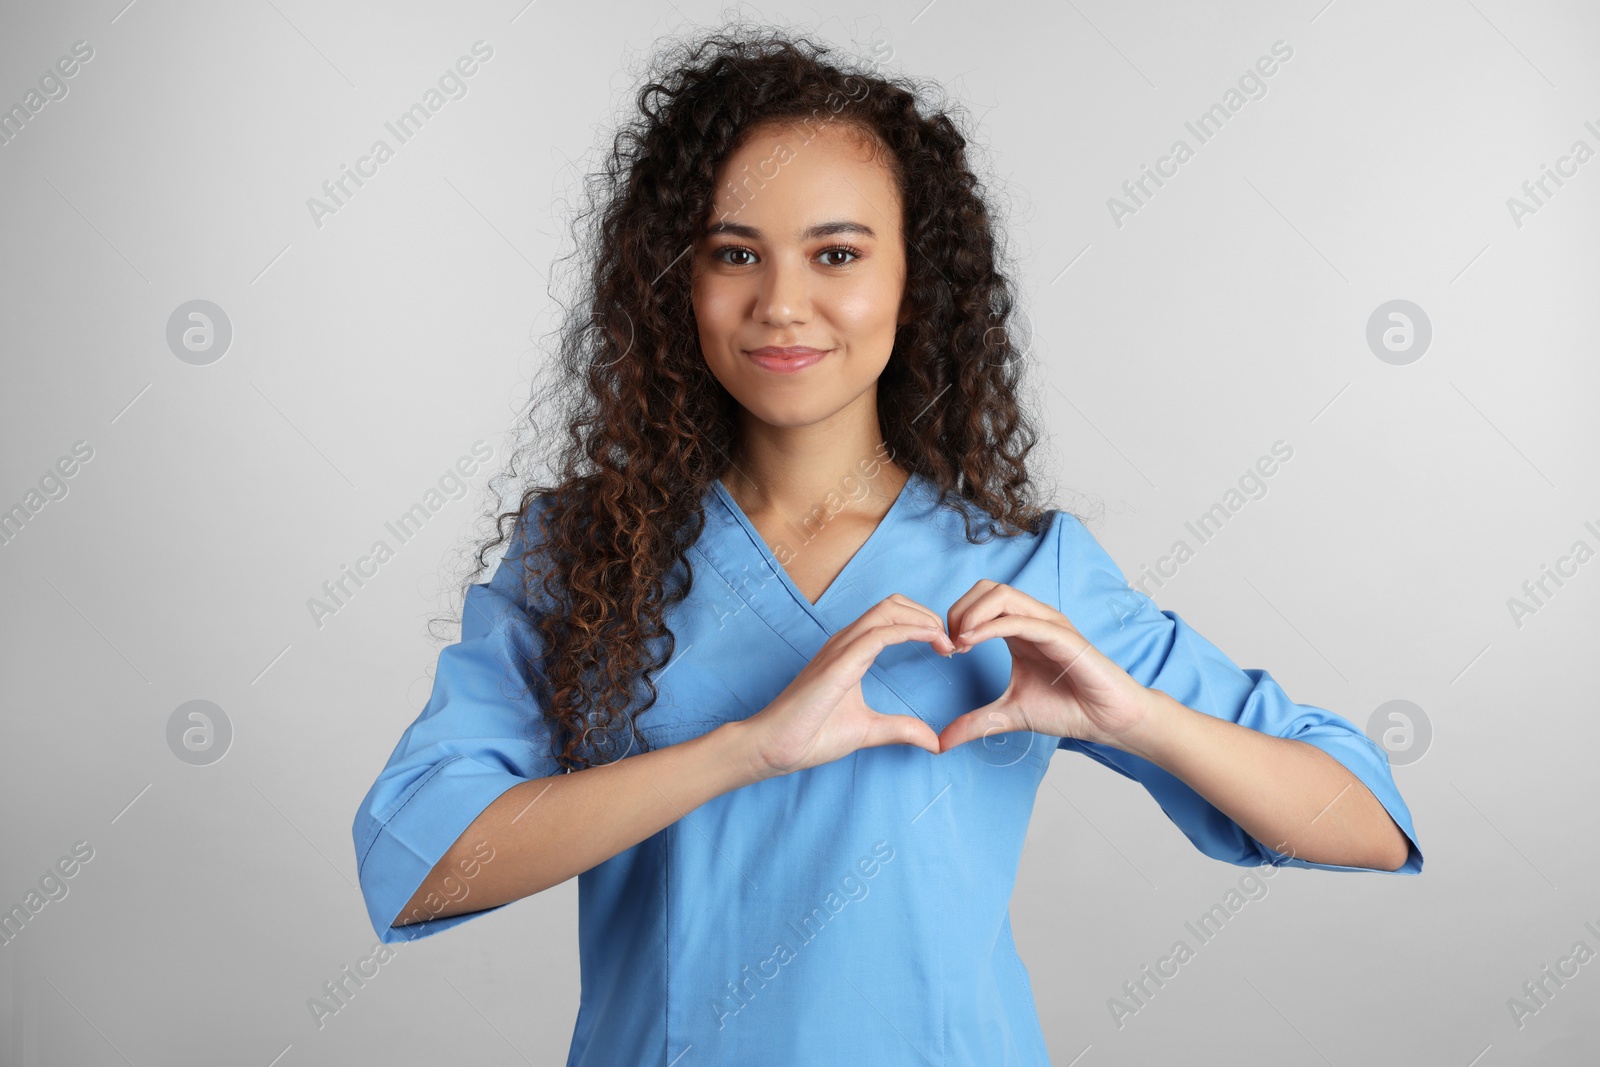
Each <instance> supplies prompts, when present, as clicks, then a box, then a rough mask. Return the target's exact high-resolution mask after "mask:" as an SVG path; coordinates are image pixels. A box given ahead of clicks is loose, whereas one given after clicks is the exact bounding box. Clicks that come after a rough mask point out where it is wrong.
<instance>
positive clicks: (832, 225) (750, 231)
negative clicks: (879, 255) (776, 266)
mask: <svg viewBox="0 0 1600 1067" xmlns="http://www.w3.org/2000/svg"><path fill="white" fill-rule="evenodd" d="M723 233H725V234H728V235H729V236H732V237H745V238H748V239H750V240H752V241H759V240H761V236H762V234H761V231H760V230H758V229H756V228H755V227H754V226H746V225H745V224H744V223H742V222H714V223H712V224H711V225H709V226H707V227H706V228H705V231H704V232H703V233H702V234H701V236H703V237H714V236H716V235H717V234H723ZM841 233H853V234H859V235H861V236H862V237H877V236H878V235H877V234H876V233H874V232H873V230H872V227H870V226H867V225H864V224H862V223H859V222H850V221H848V220H841V221H838V222H819V223H817V224H816V225H815V226H808V227H806V229H805V231H804V232H803V233H801V234H800V239H801V240H802V241H810V240H813V239H815V238H818V237H832V236H834V235H835V234H841Z"/></svg>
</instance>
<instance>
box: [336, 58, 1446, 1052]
mask: <svg viewBox="0 0 1600 1067" xmlns="http://www.w3.org/2000/svg"><path fill="white" fill-rule="evenodd" d="M826 51H827V50H826V49H825V48H820V47H818V46H816V45H813V44H811V43H810V42H807V41H804V40H801V41H790V40H786V39H784V38H782V37H780V36H777V35H772V34H755V35H751V34H729V35H726V36H717V37H714V38H712V39H710V40H708V41H706V42H705V43H704V44H702V45H700V46H699V47H697V48H692V49H690V50H688V51H687V52H686V53H684V54H680V55H676V56H666V57H663V58H664V61H665V63H666V67H667V73H666V74H665V75H663V76H661V77H660V78H659V79H658V80H656V81H655V82H653V83H652V84H650V85H648V86H647V87H646V88H645V89H644V90H643V91H642V92H641V93H640V94H639V105H640V112H641V117H640V118H639V120H638V121H637V123H636V124H635V125H633V126H632V127H629V128H626V129H624V130H623V132H622V133H621V134H619V135H618V137H617V139H616V143H615V145H614V148H613V154H612V157H611V160H610V164H609V166H608V168H607V171H606V174H605V176H604V177H605V178H606V179H608V181H605V182H602V184H601V186H600V187H599V190H598V193H597V196H598V199H599V202H600V210H599V212H598V213H597V217H596V219H595V223H594V227H595V228H594V231H593V241H592V248H593V254H594V261H593V265H592V270H591V271H590V273H589V275H588V276H587V278H588V285H589V288H588V289H587V290H586V291H585V296H584V300H583V301H581V302H580V305H579V312H580V313H581V315H580V316H575V321H574V322H573V324H572V325H571V326H570V327H569V330H568V333H567V335H566V342H567V343H566V346H565V349H564V353H565V356H566V366H567V370H568V373H569V381H570V382H571V383H574V384H573V385H572V386H571V387H570V388H569V390H568V392H567V393H566V394H565V395H566V396H567V397H569V398H570V399H571V400H572V402H573V410H571V411H569V412H567V413H565V414H564V416H563V417H564V418H565V419H566V421H567V425H568V428H569V432H568V445H567V452H566V457H565V460H566V466H565V470H564V472H563V478H562V480H561V481H560V483H559V484H558V485H557V486H555V487H551V488H548V489H546V488H533V489H529V490H528V492H527V493H526V494H525V495H524V497H523V499H522V501H521V506H520V507H519V508H518V509H517V510H515V511H512V512H507V513H506V514H504V515H502V516H500V519H501V525H500V528H499V529H500V533H501V537H500V538H497V539H496V541H494V542H492V543H491V545H489V546H485V549H484V551H485V552H486V551H487V550H488V549H489V548H491V547H495V546H497V545H498V544H500V543H504V541H505V529H506V524H507V523H510V524H511V526H512V533H511V535H510V544H509V546H508V550H507V552H506V554H505V558H504V559H503V560H502V561H501V562H500V564H499V565H498V567H497V569H496V570H495V572H494V574H493V576H492V578H491V579H490V581H489V582H487V583H485V584H475V585H472V586H471V587H470V588H469V590H468V594H467V604H466V608H465V612H464V618H463V623H462V639H461V641H460V642H459V643H458V644H455V645H453V646H451V647H449V648H446V649H445V650H444V651H443V652H442V653H441V655H440V657H439V669H438V673H437V676H436V678H435V682H434V689H433V695H432V698H431V699H430V700H429V702H428V705H427V706H426V707H425V708H424V709H423V711H422V713H421V715H420V716H419V717H418V718H417V720H416V721H415V722H414V723H413V724H412V725H411V727H410V728H409V729H408V730H407V731H406V732H405V734H404V735H403V736H402V737H401V739H400V742H399V744H398V745H397V747H396V748H395V750H394V754H393V755H392V756H391V757H390V759H389V762H388V765H387V766H386V767H385V768H384V770H383V772H382V773H381V774H380V775H379V777H378V779H377V781H376V782H375V783H374V785H373V786H372V789H371V790H370V791H369V793H368V794H367V797H366V799H365V800H364V801H363V803H362V805H361V809H360V811H359V812H358V813H357V816H356V821H355V827H354V834H355V844H356V852H357V856H358V860H359V865H360V878H361V886H362V890H363V892H364V893H365V895H366V900H367V905H368V909H369V914H370V916H371V919H372V922H373V925H374V927H375V929H376V930H377V931H378V933H379V935H380V937H381V938H382V940H383V941H384V942H386V943H387V942H394V941H399V940H403V939H413V938H417V937H425V936H429V935H431V934H434V933H437V932H438V931H441V930H444V929H447V928H448V927H451V926H454V925H457V924H458V923H461V922H464V921H467V920H469V919H471V918H474V917H477V916H480V915H483V914H486V913H487V912H489V911H492V910H495V909H496V908H499V907H501V906H503V905H504V904H506V903H508V902H510V901H512V900H516V899H518V898H520V897H524V896H527V895H529V894H532V893H537V892H539V891H540V890H542V889H546V888H548V887H550V886H552V885H556V884H559V883H561V882H563V881H565V880H566V879H568V878H571V877H573V876H575V875H576V876H578V878H579V899H580V919H579V923H580V944H581V964H582V998H581V1006H580V1010H579V1014H578V1018H577V1023H576V1027H575V1029H574V1033H573V1039H572V1045H571V1051H570V1054H569V1060H568V1062H569V1063H572V1064H576V1063H580V1062H581V1063H604V1064H638V1063H660V1064H668V1063H671V1064H679V1065H684V1067H687V1065H690V1064H746V1063H755V1062H759V1063H762V1064H791V1063H792V1064H821V1063H875V1064H897V1063H906V1064H912V1063H915V1064H930V1063H931V1064H943V1063H949V1064H971V1063H984V1064H1043V1063H1047V1062H1048V1059H1047V1056H1046V1052H1045V1045H1044V1039H1043V1036H1042V1033H1041V1030H1040V1026H1039V1021H1038V1017H1037V1014H1036V1010H1035V1006H1034V1002H1033V997H1032V992H1031V989H1030V986H1029V981H1028V977H1027V972H1026V970H1025V968H1024V967H1023V965H1022V962H1021V960H1020V958H1019V956H1018V954H1017V951H1016V948H1015V946H1014V944H1013V942H1012V939H1011V931H1010V924H1009V920H1008V914H1007V905H1008V903H1009V900H1010V897H1011V890H1012V885H1013V882H1014V880H1015V876H1016V871H1017V865H1018V861H1019V858H1020V853H1021V849H1022V842H1023V836H1024V832H1025V830H1026V828H1027V824H1028V819H1029V816H1030V813H1031V811H1032V806H1033V800H1034V796H1035V792H1036V790H1037V788H1038V786H1039V783H1040V781H1041V779H1042V777H1043V775H1044V773H1045V770H1046V769H1047V767H1048V764H1049V760H1050V757H1051V756H1052V755H1053V754H1054V753H1055V752H1056V751H1058V750H1059V749H1066V750H1068V751H1070V752H1073V753H1077V754H1081V755H1086V756H1089V757H1090V758H1092V759H1094V760H1096V761H1098V762H1100V763H1102V764H1105V765H1106V766H1108V767H1110V768H1112V769H1113V770H1115V771H1117V772H1119V773H1121V774H1123V775H1125V776H1127V777H1130V778H1132V779H1134V780H1136V781H1138V782H1139V783H1140V784H1142V785H1143V786H1144V787H1145V788H1146V789H1147V790H1148V791H1149V792H1150V793H1151V794H1152V795H1153V796H1154V797H1155V799H1156V800H1157V801H1158V802H1159V803H1160V804H1161V806H1162V808H1163V809H1164V810H1165V811H1166V813H1167V814H1168V816H1169V817H1170V818H1171V819H1172V821H1173V822H1174V823H1175V824H1176V825H1177V826H1178V827H1179V828H1180V829H1181V830H1182V831H1183V832H1184V833H1185V834H1186V835H1187V836H1188V837H1189V839H1190V840H1191V841H1192V842H1193V843H1194V844H1195V846H1196V847H1198V848H1199V849H1201V850H1202V851H1203V852H1205V853H1206V854H1208V855H1211V856H1214V857H1216V858H1218V859H1221V860H1225V861H1227V862H1229V863H1235V864H1241V865H1255V864H1261V863H1270V864H1274V865H1294V866H1304V867H1319V868H1326V869H1334V870H1353V869H1365V870H1386V871H1400V872H1402V873H1416V872H1418V871H1420V870H1421V866H1422V854H1421V852H1420V850H1419V849H1418V847H1417V844H1416V835H1415V833H1414V831H1413V828H1412V824H1411V816H1410V812H1409V811H1408V810H1407V808H1406V805H1405V802H1404V801H1403V800H1402V798H1401V797H1400V795H1399V793H1398V791H1397V790H1396V788H1395V785H1394V782H1393V780H1392V778H1391V776H1390V773H1389V769H1388V764H1387V761H1386V759H1385V757H1384V754H1383V752H1382V750H1381V749H1379V748H1378V747H1377V746H1376V745H1374V744H1373V743H1372V742H1371V741H1369V740H1368V739H1367V738H1366V737H1365V736H1363V735H1362V734H1361V733H1360V732H1359V731H1358V730H1356V729H1355V728H1354V727H1353V726H1352V725H1351V724H1350V723H1349V722H1348V721H1347V720H1345V719H1343V718H1341V717H1339V716H1336V715H1333V714H1331V713H1329V712H1326V711H1323V710H1321V709H1318V708H1314V707H1308V706H1305V705H1299V704H1294V703H1292V702H1291V701H1290V700H1289V698H1288V697H1287V696H1286V695H1285V693H1284V691H1283V690H1282V689H1281V688H1280V687H1279V686H1278V684H1277V683H1276V682H1275V681H1273V679H1272V677H1271V676H1270V675H1269V674H1267V673H1266V672H1264V671H1244V670H1241V669H1240V668H1238V667H1237V666H1235V665H1234V664H1233V662H1232V661H1231V660H1229V659H1228V658H1227V657H1226V656H1225V655H1224V654H1223V653H1222V652H1220V651H1219V650H1218V649H1217V648H1216V647H1215V646H1213V645H1211V644H1210V643H1209V642H1207V641H1206V640H1205V639H1204V638H1202V637H1201V636H1200V635H1199V634H1197V633H1196V632H1195V631H1194V630H1192V629H1190V628H1189V627H1188V626H1187V625H1186V624H1185V623H1184V622H1183V621H1182V620H1181V619H1180V618H1178V617H1177V616H1176V615H1174V614H1172V613H1169V612H1162V611H1159V610H1158V609H1157V608H1156V606H1155V605H1154V603H1153V602H1152V601H1151V600H1150V599H1149V598H1148V597H1147V596H1145V595H1144V594H1142V593H1140V592H1138V591H1136V590H1133V589H1131V588H1130V587H1129V586H1128V585H1127V583H1126V582H1125V581H1124V579H1123V576H1122V573H1121V572H1120V570H1119V569H1118V568H1117V566H1116V564H1114V563H1113V562H1112V561H1111V559H1110V558H1109V557H1108V556H1107V555H1106V553H1105V552H1104V551H1102V550H1101V549H1100V547H1099V546H1098V544H1097V543H1096V542H1095V540H1094V538H1093V537H1092V536H1091V535H1090V534H1089V533H1088V531H1087V530H1086V529H1085V528H1084V526H1083V525H1082V523H1081V522H1080V521H1079V520H1078V519H1077V518H1075V517H1074V516H1072V515H1070V514H1068V513H1065V512H1062V511H1059V510H1053V509H1052V510H1048V511H1040V510H1038V509H1037V508H1035V507H1033V506H1032V505H1031V503H1030V494H1029V484H1028V480H1027V471H1026V469H1025V464H1024V460H1025V457H1026V455H1027V452H1028V451H1029V449H1030V448H1031V447H1032V446H1033V440H1034V438H1033V430H1032V428H1031V424H1030V422H1029V420H1028V419H1027V417H1026V416H1025V415H1024V413H1023V412H1022V411H1021V410H1020V408H1019V404H1018V400H1017V394H1016V389H1017V383H1018V378H1019V374H1020V361H1019V360H1018V359H1017V356H1018V353H1017V352H1016V351H1014V349H1013V347H1012V344H1011V341H1010V339H1009V338H1008V337H1007V335H1006V330H1005V326H1006V324H1007V320H1008V317H1009V314H1010V311H1011V307H1012V300H1011V291H1010V285H1009V282H1008V281H1007V280H1006V278H1005V277H1004V276H1003V275H1002V274H1001V273H1000V272H999V270H998V268H997V264H996V260H997V253H996V242H995V236H994V233H993V232H992V230H991V224H990V214H989V212H988V210H987V209H986V206H985V204H984V202H983V199H982V198H981V195H980V191H979V186H978V183H977V182H976V180H975V179H974V178H973V175H972V173H971V171H970V169H969V167H968V163H967V161H966V159H965V157H964V146H965V141H964V139H963V138H962V136H961V135H960V133H959V132H958V131H957V128H956V125H955V123H954V122H953V120H952V118H951V117H950V116H949V115H947V114H943V113H939V112H934V113H932V114H928V115H925V114H924V113H923V110H921V109H919V104H918V96H917V95H916V93H915V92H914V91H913V90H912V89H910V88H908V87H907V85H906V83H903V82H900V81H895V80H888V79H885V78H882V77H879V76H876V75H874V74H873V73H871V72H870V71H861V70H858V69H855V68H853V67H852V66H851V65H849V64H845V63H840V62H837V61H835V60H831V59H828V58H826V56H825V53H826ZM925 106H926V105H924V107H925ZM591 312H592V313H593V325H594V329H592V330H590V329H588V327H589V326H590V324H591V320H590V313H591ZM483 560H484V554H483V552H480V554H479V563H480V565H481V564H482V563H483ZM1269 843H1270V844H1269Z"/></svg>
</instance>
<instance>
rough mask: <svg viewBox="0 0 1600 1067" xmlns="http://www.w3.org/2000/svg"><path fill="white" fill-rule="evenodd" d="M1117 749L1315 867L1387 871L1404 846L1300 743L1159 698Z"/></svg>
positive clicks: (1347, 778)
mask: <svg viewBox="0 0 1600 1067" xmlns="http://www.w3.org/2000/svg"><path fill="white" fill-rule="evenodd" d="M1149 693H1150V694H1151V701H1150V706H1149V709H1148V714H1147V715H1146V716H1145V718H1144V719H1143V720H1142V721H1141V723H1140V724H1139V726H1138V727H1136V728H1135V729H1133V730H1131V731H1130V732H1129V734H1128V735H1125V736H1123V737H1122V738H1120V739H1119V740H1117V741H1116V742H1107V743H1108V744H1114V745H1115V747H1117V748H1121V749H1123V750H1125V751H1127V752H1130V753H1132V754H1134V755H1136V756H1140V757H1143V758H1144V759H1147V760H1149V761H1150V762H1152V763H1154V764H1156V765H1157V766H1159V767H1161V768H1163V769H1164V770H1166V771H1168V772H1169V773H1170V774H1172V775H1173V776H1175V777H1177V778H1178V779H1180V780H1182V781H1183V782H1184V783H1185V784H1187V785H1188V786H1189V787H1190V788H1191V789H1193V790H1194V791H1195V792H1196V793H1199V794H1200V795H1201V796H1202V797H1204V798H1205V799H1206V800H1208V801H1210V802H1211V803H1212V804H1213V805H1214V806H1215V807H1216V808H1217V809H1218V810H1220V811H1221V812H1223V814H1225V815H1227V816H1228V817H1229V818H1231V819H1233V820H1234V821H1235V822H1237V823H1238V824H1239V825H1240V826H1241V827H1243V828H1244V830H1245V832H1246V833H1248V834H1249V835H1250V836H1251V837H1253V838H1255V839H1256V840H1257V841H1260V842H1261V843H1262V844H1265V845H1267V846H1269V847H1271V848H1273V849H1275V850H1276V851H1278V852H1287V853H1290V854H1291V855H1293V856H1294V857H1295V858H1297V859H1303V860H1309V861H1311V862H1313V863H1329V864H1334V865H1337V866H1345V867H1367V868H1372V869H1376V870H1386V871H1392V870H1395V869H1396V868H1398V867H1399V866H1400V865H1401V864H1403V863H1404V862H1405V860H1406V856H1407V855H1408V852H1409V846H1408V844H1407V841H1406V837H1405V834H1404V833H1403V832H1402V831H1401V829H1400V827H1399V826H1398V825H1396V824H1395V821H1394V819H1393V818H1391V817H1390V815H1389V813H1388V811H1387V810H1385V809H1384V807H1383V804H1382V803H1380V802H1379V800H1378V798H1377V797H1375V796H1373V795H1372V791H1371V790H1370V789H1368V788H1367V787H1366V785H1365V784H1363V783H1362V781H1361V779H1359V778H1357V777H1356V776H1355V775H1354V774H1352V773H1351V772H1350V770H1349V769H1348V768H1346V767H1345V766H1344V764H1342V763H1340V762H1339V761H1338V760H1336V759H1334V758H1333V757H1332V756H1330V755H1329V754H1328V753H1326V752H1324V751H1323V750H1322V749H1320V748H1317V747H1316V746H1315V745H1310V744H1307V743H1306V742H1304V741H1296V740H1293V739H1290V738H1283V737H1273V736H1271V735H1269V734H1264V733H1261V732H1260V731H1259V730H1252V729H1250V728H1249V727H1247V726H1241V725H1239V724H1238V723H1234V722H1229V721H1228V720H1226V719H1219V718H1217V717H1215V716H1212V715H1206V714H1203V713H1201V712H1198V711H1195V710H1194V709H1193V708H1189V707H1186V706H1185V705H1183V704H1182V703H1180V702H1178V701H1177V700H1174V699H1173V698H1172V697H1171V696H1168V695H1167V694H1166V693H1163V692H1161V691H1160V690H1158V689H1151V690H1149Z"/></svg>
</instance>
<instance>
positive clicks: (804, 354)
mask: <svg viewBox="0 0 1600 1067" xmlns="http://www.w3.org/2000/svg"><path fill="white" fill-rule="evenodd" d="M830 351H832V349H825V348H811V347H809V346H806V345H766V346H765V347H762V348H756V349H752V350H750V351H748V352H746V353H745V355H747V356H749V357H750V362H752V363H754V364H755V365H756V366H758V367H760V368H762V369H763V370H767V371H771V372H772V373H774V374H792V373H794V372H795V371H799V370H804V369H805V368H807V367H809V366H811V365H812V364H813V363H816V362H817V361H818V360H820V359H821V358H822V357H823V356H825V355H827V354H828V353H829V352H830Z"/></svg>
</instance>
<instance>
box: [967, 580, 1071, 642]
mask: <svg viewBox="0 0 1600 1067" xmlns="http://www.w3.org/2000/svg"><path fill="white" fill-rule="evenodd" d="M1007 615H1016V616H1022V617H1027V618H1035V619H1041V620H1046V621H1057V622H1065V621H1066V616H1065V615H1062V614H1061V613H1060V612H1059V611H1056V610H1054V609H1053V608H1050V607H1048V606H1047V605H1044V604H1041V603H1039V601H1037V600H1035V599H1034V598H1033V597H1031V596H1029V595H1028V594H1027V593H1024V592H1022V590H1020V589H1015V588H1013V587H1012V586H1009V585H1000V584H995V585H992V586H991V587H990V588H989V589H987V590H985V591H984V593H983V594H981V595H980V596H979V597H978V598H977V599H976V600H974V601H973V602H972V604H970V605H969V606H967V607H966V609H965V610H964V611H963V613H962V616H961V618H960V619H959V620H955V621H953V622H952V623H951V626H950V633H951V635H952V637H953V638H954V640H955V643H956V644H957V646H962V645H965V647H967V648H971V647H972V646H973V645H975V644H977V643H978V642H977V641H976V640H974V639H972V638H971V637H968V638H966V639H963V638H962V636H961V635H962V634H963V633H967V632H969V631H972V630H975V629H976V628H977V627H979V626H981V625H982V624H983V623H985V622H988V621H989V620H991V619H995V618H1000V617H1003V616H1007Z"/></svg>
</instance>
